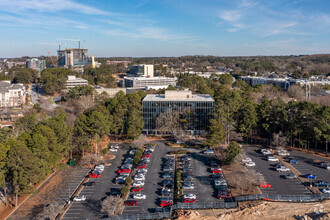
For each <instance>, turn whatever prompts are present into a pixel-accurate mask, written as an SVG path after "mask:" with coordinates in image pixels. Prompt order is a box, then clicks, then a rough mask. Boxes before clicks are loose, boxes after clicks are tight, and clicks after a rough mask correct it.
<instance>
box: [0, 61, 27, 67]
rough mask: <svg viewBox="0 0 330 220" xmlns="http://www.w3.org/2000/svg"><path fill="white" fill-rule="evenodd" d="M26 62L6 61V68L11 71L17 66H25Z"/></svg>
mask: <svg viewBox="0 0 330 220" xmlns="http://www.w3.org/2000/svg"><path fill="white" fill-rule="evenodd" d="M24 65H25V62H11V61H5V66H6V67H8V69H11V68H13V67H17V66H24Z"/></svg>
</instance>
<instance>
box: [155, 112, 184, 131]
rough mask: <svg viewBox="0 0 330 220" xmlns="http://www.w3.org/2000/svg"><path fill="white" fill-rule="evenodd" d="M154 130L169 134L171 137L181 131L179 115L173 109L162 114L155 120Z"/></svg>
mask: <svg viewBox="0 0 330 220" xmlns="http://www.w3.org/2000/svg"><path fill="white" fill-rule="evenodd" d="M156 130H157V131H160V132H162V133H167V132H169V133H170V134H171V135H172V136H173V137H174V136H175V135H176V134H178V133H179V132H180V131H182V130H183V129H182V126H181V123H180V113H179V112H178V111H175V110H173V109H169V110H168V111H166V112H162V113H161V114H160V115H159V116H158V118H157V119H156Z"/></svg>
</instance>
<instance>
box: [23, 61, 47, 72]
mask: <svg viewBox="0 0 330 220" xmlns="http://www.w3.org/2000/svg"><path fill="white" fill-rule="evenodd" d="M26 68H30V69H34V70H37V71H38V72H39V73H41V71H43V70H44V69H45V68H46V61H45V60H39V59H37V58H32V59H28V60H26Z"/></svg>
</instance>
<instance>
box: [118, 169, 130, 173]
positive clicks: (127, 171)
mask: <svg viewBox="0 0 330 220" xmlns="http://www.w3.org/2000/svg"><path fill="white" fill-rule="evenodd" d="M130 172H131V170H130V169H122V170H118V173H130Z"/></svg>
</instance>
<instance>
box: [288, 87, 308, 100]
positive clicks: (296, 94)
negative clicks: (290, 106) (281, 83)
mask: <svg viewBox="0 0 330 220" xmlns="http://www.w3.org/2000/svg"><path fill="white" fill-rule="evenodd" d="M288 95H289V97H290V98H294V99H296V100H303V99H304V97H305V92H304V90H303V89H302V88H301V87H300V86H299V85H292V86H290V88H289V89H288Z"/></svg>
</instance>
